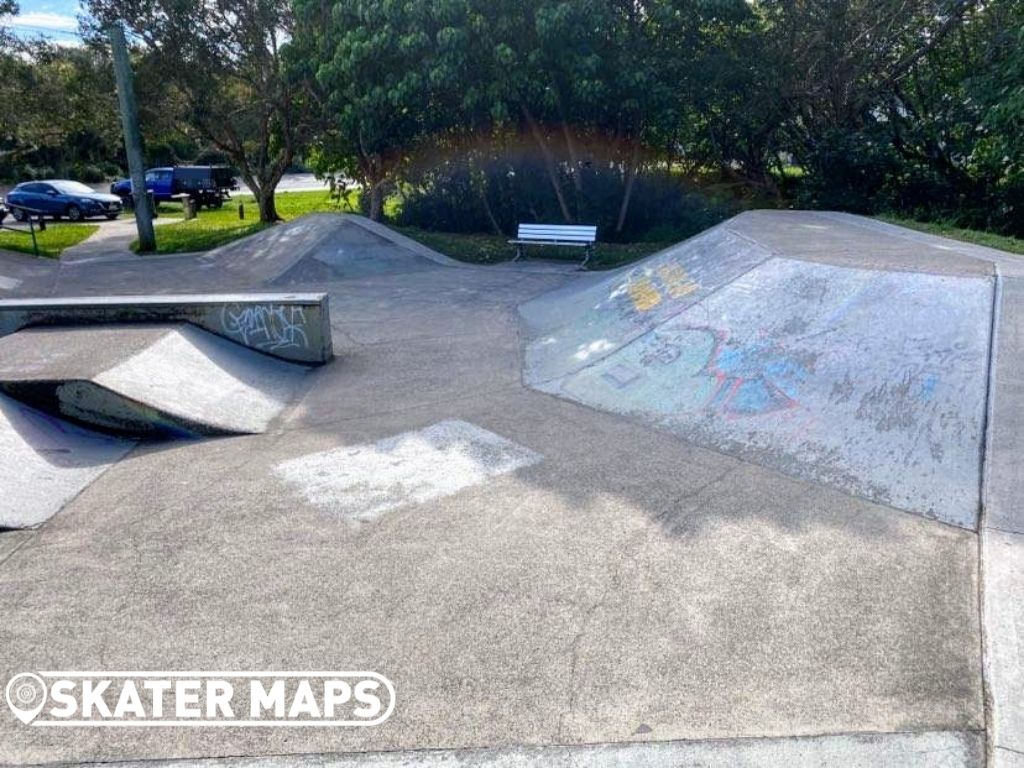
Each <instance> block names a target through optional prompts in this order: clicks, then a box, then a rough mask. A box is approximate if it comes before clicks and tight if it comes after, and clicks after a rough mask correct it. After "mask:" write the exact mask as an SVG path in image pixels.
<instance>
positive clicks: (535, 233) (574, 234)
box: [517, 224, 597, 243]
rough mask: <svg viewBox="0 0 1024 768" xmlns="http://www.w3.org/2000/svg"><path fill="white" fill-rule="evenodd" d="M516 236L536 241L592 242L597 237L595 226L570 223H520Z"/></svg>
mask: <svg viewBox="0 0 1024 768" xmlns="http://www.w3.org/2000/svg"><path fill="white" fill-rule="evenodd" d="M517 237H518V239H520V240H534V241H537V242H551V243H556V242H559V241H561V242H567V243H570V242H571V243H593V242H594V241H595V240H596V239H597V227H596V226H580V225H572V224H565V225H560V224H520V225H519V230H518V233H517Z"/></svg>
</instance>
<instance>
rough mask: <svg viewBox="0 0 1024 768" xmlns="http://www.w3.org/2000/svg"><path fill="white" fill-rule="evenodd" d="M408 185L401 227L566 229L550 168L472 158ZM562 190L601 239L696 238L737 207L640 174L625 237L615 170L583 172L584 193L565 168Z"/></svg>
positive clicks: (521, 159) (660, 176) (411, 178)
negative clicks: (619, 226) (541, 225)
mask: <svg viewBox="0 0 1024 768" xmlns="http://www.w3.org/2000/svg"><path fill="white" fill-rule="evenodd" d="M406 182H407V183H406V184H404V185H402V194H401V198H402V201H401V205H400V208H399V212H398V215H397V217H396V218H397V221H396V223H398V224H399V225H401V226H410V227H418V228H420V229H427V230H435V231H443V232H463V233H472V232H480V233H484V232H487V233H492V234H493V233H495V231H496V230H497V231H499V232H500V233H501V234H505V235H512V234H514V232H515V228H516V225H517V224H518V223H519V222H546V223H564V221H565V217H564V216H563V214H562V211H561V207H560V205H559V203H558V199H557V197H556V195H555V193H554V191H553V189H552V186H551V181H550V179H549V177H548V175H547V172H546V170H545V169H544V167H543V165H542V164H541V163H540V162H539V161H537V160H535V159H534V158H532V157H528V156H512V157H506V158H500V159H492V160H490V161H488V162H486V164H484V163H481V161H480V159H479V158H475V157H473V156H472V155H464V156H462V157H459V158H453V159H449V160H446V161H443V162H442V163H441V164H439V165H437V166H435V167H433V168H430V169H428V170H426V171H422V172H419V173H415V174H409V175H408V178H407V180H406ZM561 182H562V189H563V194H564V196H565V198H566V201H567V203H568V205H569V207H570V212H571V213H572V215H573V218H574V220H575V221H578V222H580V223H586V224H596V225H597V226H598V237H599V238H600V239H601V240H604V241H609V240H618V241H634V242H635V241H643V240H648V241H652V242H669V241H674V240H681V239H684V238H686V237H689V236H690V235H693V234H695V233H697V232H699V231H701V230H703V229H706V228H707V227H709V226H712V225H714V224H716V223H718V222H719V221H722V220H723V219H725V218H727V217H728V216H730V215H731V214H732V213H733V212H734V208H733V207H732V206H730V205H727V204H725V203H722V202H717V201H713V200H711V199H710V198H708V197H707V196H705V195H703V194H701V193H699V192H698V191H695V190H693V189H691V188H688V187H687V186H686V185H685V184H684V183H683V182H682V181H681V180H679V179H678V178H676V177H672V176H669V175H668V174H665V173H644V174H641V175H640V176H639V177H638V178H637V180H636V182H635V184H634V188H633V194H632V198H631V202H630V205H629V208H628V212H627V216H626V219H625V225H624V227H623V230H622V232H620V233H616V232H615V227H616V223H617V219H618V215H619V207H620V205H621V202H622V196H623V176H622V172H621V170H620V169H619V168H617V167H615V166H613V165H611V164H609V165H606V166H602V167H593V166H592V167H589V168H583V169H582V171H581V178H580V188H581V189H580V191H578V190H577V188H576V185H575V184H574V183H573V180H572V178H571V177H570V176H569V175H568V173H566V172H565V169H562V178H561Z"/></svg>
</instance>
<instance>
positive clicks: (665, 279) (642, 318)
mask: <svg viewBox="0 0 1024 768" xmlns="http://www.w3.org/2000/svg"><path fill="white" fill-rule="evenodd" d="M769 257H770V253H769V252H768V251H766V250H765V249H764V248H761V247H760V246H758V245H756V244H754V243H752V242H750V241H748V240H746V239H744V238H741V237H739V236H737V235H735V234H733V233H731V232H729V231H728V230H726V229H724V228H720V227H716V228H713V229H711V230H709V231H708V232H706V233H703V234H701V235H700V236H698V237H695V238H693V239H692V240H688V241H686V242H685V243H681V244H680V245H678V246H676V247H674V248H671V249H669V250H666V251H664V252H662V253H660V254H657V255H655V256H652V257H650V258H648V259H646V260H644V261H643V262H642V263H640V264H638V265H637V266H635V267H632V268H630V269H628V270H621V271H619V272H616V273H613V274H611V275H609V276H608V277H606V278H604V279H602V280H600V281H598V282H596V283H593V284H590V285H588V286H587V287H586V288H584V289H582V290H581V289H578V288H576V289H572V288H567V289H562V290H560V291H555V292H552V294H550V295H548V296H543V297H540V298H539V299H537V300H535V301H532V302H528V303H527V304H525V305H523V307H521V308H520V311H521V312H522V314H523V317H524V319H525V320H526V322H527V324H528V325H529V326H530V328H531V330H532V331H533V334H534V338H533V340H532V341H531V342H530V344H529V345H528V346H527V349H526V370H525V378H526V379H527V381H528V382H530V383H532V384H536V385H541V384H543V383H544V382H547V381H552V380H554V379H557V378H558V377H560V376H564V375H566V374H569V373H572V372H574V371H579V370H581V369H582V368H584V367H586V366H588V365H592V364H593V363H594V362H596V361H597V360H600V359H602V358H604V357H606V356H608V355H610V354H613V353H614V352H615V351H616V350H618V349H619V348H620V347H622V346H623V345H624V344H628V343H629V342H631V341H633V340H635V339H637V338H639V337H640V336H642V335H643V334H645V333H648V332H649V331H651V330H653V329H655V328H657V327H658V326H659V325H660V324H661V323H663V322H664V321H665V320H666V319H668V318H669V317H672V316H673V315H675V314H677V313H679V312H682V311H684V310H685V309H686V308H687V307H689V306H692V305H693V304H695V303H697V302H699V301H700V300H701V299H702V298H704V297H706V296H708V295H710V294H711V293H713V292H714V291H715V290H717V289H719V288H720V287H721V286H723V285H725V284H728V283H729V282H730V281H731V280H734V279H736V278H737V277H739V276H740V275H742V274H744V273H745V272H747V271H748V270H750V269H752V268H753V267H755V266H757V265H758V264H761V263H763V262H764V261H765V260H767V259H768V258H769Z"/></svg>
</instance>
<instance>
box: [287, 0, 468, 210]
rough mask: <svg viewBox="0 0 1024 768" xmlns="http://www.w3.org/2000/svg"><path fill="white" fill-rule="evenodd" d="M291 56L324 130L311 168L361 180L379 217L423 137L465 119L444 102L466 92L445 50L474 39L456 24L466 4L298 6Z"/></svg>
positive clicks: (426, 0) (299, 0)
mask: <svg viewBox="0 0 1024 768" xmlns="http://www.w3.org/2000/svg"><path fill="white" fill-rule="evenodd" d="M295 7H296V16H297V25H296V30H295V38H294V47H293V49H292V50H291V51H290V54H289V60H290V62H291V72H292V73H293V77H294V79H296V80H300V81H304V82H315V84H316V89H317V94H318V100H317V104H318V107H319V110H318V115H319V118H320V130H319V132H318V134H317V137H316V139H315V141H314V146H313V152H312V153H311V160H312V162H313V165H314V167H316V168H317V170H318V171H320V172H323V173H327V172H336V171H340V172H341V173H343V174H345V175H350V176H352V177H355V178H356V179H358V180H359V181H360V182H361V183H362V185H363V187H364V189H365V190H366V192H367V194H368V197H369V214H370V218H372V219H374V220H379V219H380V217H381V214H382V212H383V198H384V189H385V186H386V185H387V184H388V182H389V181H391V180H392V179H393V178H394V175H395V173H396V171H397V169H398V168H399V167H400V166H401V165H402V163H403V162H404V161H405V160H406V159H407V157H408V154H409V152H410V150H411V148H412V147H413V146H414V145H415V144H416V143H417V142H418V141H419V140H421V139H423V138H424V137H427V136H429V135H431V134H432V133H434V132H438V131H441V130H443V128H444V127H445V126H446V125H450V124H452V121H453V120H454V119H457V118H458V117H460V116H459V115H457V114H452V113H449V114H447V115H444V116H443V117H442V111H443V110H442V103H443V101H444V99H443V97H442V94H443V93H444V92H446V91H449V89H451V88H453V87H458V82H459V74H458V73H456V72H453V71H451V70H449V69H447V68H446V61H445V56H444V55H443V52H442V53H441V55H439V52H438V49H439V47H440V48H445V47H446V48H447V50H448V52H452V53H456V52H457V51H458V50H459V49H460V47H461V45H463V44H464V43H465V42H466V40H465V38H464V37H461V39H460V38H459V33H458V32H456V31H455V29H456V28H455V27H453V26H452V25H451V24H452V22H455V21H457V20H458V19H459V18H460V17H462V18H463V19H464V12H465V4H464V3H463V2H461V1H460V0H440V2H434V1H433V0H409V1H408V2H405V3H389V2H380V1H379V0H339V1H338V2H335V3H334V4H333V5H331V4H327V3H323V2H321V0H295Z"/></svg>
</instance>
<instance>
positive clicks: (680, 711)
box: [0, 212, 1024, 766]
mask: <svg viewBox="0 0 1024 768" xmlns="http://www.w3.org/2000/svg"><path fill="white" fill-rule="evenodd" d="M1022 278H1024V270H1022V269H1021V262H1020V261H1019V260H1017V259H1015V258H1014V257H1013V256H1010V255H1008V254H1002V253H1000V252H997V251H990V250H987V249H983V248H979V247H975V246H968V245H964V244H962V243H955V242H952V241H946V240H941V239H938V238H929V237H927V236H923V235H918V234H917V233H908V232H906V231H905V230H900V229H898V228H894V227H888V226H886V225H880V224H877V223H875V222H871V221H867V220H863V219H859V218H856V217H848V216H842V215H838V214H820V213H802V212H754V213H749V214H744V215H742V216H740V217H737V218H736V219H733V220H731V221H729V222H726V224H725V225H723V226H721V227H720V228H718V229H716V230H713V231H711V232H709V233H706V234H705V235H703V236H701V237H698V238H696V239H695V240H691V241H688V242H687V243H683V244H680V245H679V246H676V247H675V248H673V249H670V250H669V251H667V252H665V253H662V254H659V255H656V256H654V257H651V258H650V259H648V260H645V261H643V262H640V263H639V264H638V265H636V266H635V267H633V268H630V269H626V270H621V271H617V272H613V273H601V274H580V273H573V272H570V271H569V270H568V269H566V270H561V269H558V268H551V267H545V266H543V265H538V264H531V263H527V264H526V265H522V266H517V265H502V266H496V267H487V268H484V267H467V266H462V265H458V264H455V263H453V262H450V261H449V260H446V259H444V258H443V257H440V256H438V255H437V254H433V253H431V252H429V251H427V250H426V249H424V248H423V247H422V246H418V245H416V244H414V243H411V242H409V241H407V240H405V239H404V238H401V237H400V236H397V235H393V234H392V233H389V232H388V231H387V230H386V229H384V228H381V227H379V225H374V224H372V223H369V222H365V221H363V220H361V219H358V218H357V217H341V216H315V217H309V218H307V219H302V220H299V221H297V222H294V223H292V224H289V225H284V226H281V227H278V228H275V229H274V230H271V231H269V232H267V233H261V235H257V236H256V237H255V238H254V239H252V240H250V241H248V242H245V241H243V242H240V243H236V244H233V245H232V246H229V247H228V248H225V249H222V250H220V251H215V252H212V253H210V254H207V255H204V256H198V257H169V258H156V259H153V260H142V259H136V260H131V261H128V260H126V261H125V262H123V263H120V264H119V263H117V262H111V261H102V262H93V263H85V264H74V263H70V264H53V265H52V266H50V265H40V264H38V263H36V262H34V261H32V260H29V259H22V258H20V257H15V256H9V255H4V256H3V257H0V294H2V295H4V296H6V297H11V298H14V297H34V298H38V297H46V296H49V297H57V296H89V295H137V294H142V293H157V294H160V293H166V294H172V293H173V294H183V293H184V294H188V293H197V294H198V293H210V292H214V291H236V292H252V291H257V292H258V291H271V290H273V291H325V292H327V293H328V295H329V298H330V323H331V332H332V336H333V347H334V354H335V360H334V361H333V362H331V363H330V364H328V365H325V366H322V367H319V368H314V369H312V370H310V371H308V372H306V373H304V374H302V378H301V385H298V386H295V387H293V388H289V389H288V390H287V391H286V392H285V393H284V394H282V395H281V398H280V400H279V402H283V403H284V404H283V406H282V409H281V410H280V411H279V412H277V414H276V416H273V417H272V418H271V419H270V420H268V421H267V424H266V427H265V431H263V432H262V433H259V434H250V435H242V436H236V437H230V438H219V439H208V440H183V441H159V442H152V441H140V442H137V443H129V442H126V441H124V440H123V439H121V438H120V437H118V436H116V435H111V434H109V433H106V434H104V433H100V432H94V431H91V430H88V429H86V428H85V427H82V426H76V425H74V424H70V423H69V422H66V421H64V420H63V419H60V418H57V417H55V416H53V415H52V414H50V413H47V412H44V411H40V410H38V409H35V407H34V406H33V405H31V404H26V403H24V402H20V401H17V400H14V399H12V398H10V397H9V396H0V415H2V418H3V420H2V421H0V427H2V430H0V440H2V441H4V442H3V447H4V456H5V457H6V456H7V455H8V451H9V450H10V451H14V452H15V453H14V455H15V457H16V458H15V459H14V461H15V462H17V463H18V466H17V467H14V466H10V464H11V462H8V461H6V459H5V463H4V464H3V466H2V468H0V483H2V490H3V493H4V495H5V496H7V497H10V498H17V494H18V493H19V492H20V493H22V497H21V498H22V499H24V501H23V502H19V503H21V504H27V505H29V506H31V504H32V499H33V494H34V493H43V491H40V490H39V488H40V486H42V485H45V484H46V482H49V483H51V484H52V487H51V486H47V488H48V490H45V497H46V500H47V502H48V503H49V504H50V505H51V506H53V507H54V509H53V511H54V512H56V514H53V516H52V517H49V519H47V520H45V522H41V521H40V520H38V519H35V520H32V519H31V518H32V515H30V514H27V513H26V514H25V516H24V517H25V519H23V520H22V521H21V522H20V523H19V524H18V525H19V527H20V526H27V525H35V524H38V526H37V527H35V528H22V529H21V530H13V531H6V532H3V533H0V616H2V617H3V620H2V621H0V677H2V679H3V680H4V681H6V680H8V679H9V678H11V677H12V676H13V675H14V674H16V673H18V672H22V671H32V670H52V669H110V670H132V669H141V670H146V669H149V670H153V669H167V670H224V669H250V670H261V669H265V670H278V669H295V670H302V669H310V670H312V669H368V670H375V671H377V672H380V673H381V674H384V675H386V676H387V677H388V678H389V679H390V680H391V681H392V682H393V683H394V685H395V689H396V701H397V704H396V707H395V710H394V714H393V715H392V716H391V717H390V719H388V720H387V722H385V723H384V724H383V725H380V726H376V727H373V728H359V729H345V728H301V729H289V728H269V729H260V728H250V729H242V728H211V729H201V728H188V729H184V728H182V729H174V728H166V729H164V728H160V729H155V728H109V729H105V728H85V727H66V728H33V727H28V726H23V725H22V724H21V723H19V722H18V721H16V720H15V719H14V718H13V716H11V715H9V713H8V712H7V711H6V710H5V711H4V712H3V713H2V714H0V717H3V718H5V719H4V723H3V728H0V763H10V764H15V765H27V764H39V763H58V762H100V761H103V762H109V761H143V760H145V761H153V760H156V761H162V760H178V759H182V760H191V759H198V758H205V759H209V760H211V761H213V762H211V765H212V764H219V763H220V762H227V763H232V764H244V765H251V764H254V761H255V759H256V758H260V759H259V761H258V762H259V764H260V765H278V764H280V765H286V764H287V765H293V764H298V763H299V762H304V761H307V760H310V759H314V760H315V762H316V763H319V764H323V765H337V766H350V765H351V766H357V765H367V766H394V765H430V766H440V765H445V766H449V765H451V766H464V765H465V766H469V765H474V766H477V765H481V766H482V765H487V766H499V765H500V766H527V765H528V766H534V765H538V766H539V765H567V766H568V765H572V766H577V765H578V766H584V765H588V766H589V765H596V766H602V765H650V766H662V765H666V766H667V765H716V766H717V765H723V766H725V765H729V766H733V765H780V766H781V765H787V766H788V765H795V766H811V765H813V766H826V765H828V766H846V765H858V766H862V765H908V766H961V765H962V766H981V765H984V764H985V761H986V760H987V761H988V764H989V765H1014V764H1015V763H1014V762H1013V761H1014V760H1018V762H1019V758H1020V754H1021V753H1024V707H1022V697H1021V692H1022V690H1024V686H1022V683H1021V675H1020V671H1021V660H1020V655H1019V654H1020V652H1019V648H1020V647H1021V644H1020V642H1019V634H1020V628H1021V627H1022V626H1024V609H1022V607H1021V603H1022V601H1021V600H1020V599H1019V595H1020V594H1022V590H1024V556H1022V554H1021V553H1022V551H1024V548H1022V547H1024V545H1022V544H1021V540H1022V536H1024V516H1022V514H1021V512H1020V510H1021V509H1022V507H1021V504H1020V492H1021V491H1020V487H1019V486H1020V484H1019V482H1018V481H1017V480H1016V478H1017V474H1016V468H1017V467H1018V466H1019V459H1020V457H1021V446H1022V443H1021V438H1020V435H1021V431H1020V429H1019V427H1020V425H1021V419H1022V417H1021V412H1022V411H1021V402H1020V398H1021V397H1024V389H1022V386H1021V381H1020V366H1019V364H1018V363H1017V362H1016V361H1019V359H1020V358H1019V354H1020V353H1021V352H1022V351H1024V350H1022V349H1021V347H1022V345H1024V341H1022V340H1024V311H1022V307H1024V289H1022V287H1021V285H1022V284H1021V283H1020V282H1019V281H1020V280H1021V279H1022ZM520 307H521V313H520ZM93 330H97V329H93ZM136 330H137V329H136ZM87 331H88V329H86V331H85V332H87ZM129 331H130V332H132V333H135V330H131V329H123V328H122V329H121V332H124V333H127V332H129ZM993 331H994V332H993ZM47 332H50V331H49V329H47V330H46V331H42V330H32V331H31V334H29V335H26V336H21V335H22V334H25V333H26V331H24V330H23V331H19V332H18V334H16V335H15V338H17V337H21V338H22V339H23V340H24V339H28V338H31V336H32V335H36V336H38V335H44V334H45V333H47ZM61 332H66V329H62V331H61ZM78 332H82V331H81V330H79V331H78ZM160 333H161V334H164V335H166V334H170V333H171V332H170V331H167V330H164V331H161V332H160ZM186 333H192V331H187V332H186ZM164 335H162V336H161V338H164ZM172 337H173V334H172ZM10 338H11V337H8V339H10ZM22 343H24V344H25V350H22V351H21V352H19V355H18V356H12V357H9V358H8V357H5V362H4V366H5V367H11V368H15V369H17V371H14V370H12V371H11V373H12V375H13V374H14V373H17V372H18V371H22V372H23V371H24V370H25V369H26V368H27V366H28V360H29V358H30V357H31V356H30V355H29V352H28V351H27V350H28V349H33V348H35V349H38V347H35V346H34V345H32V344H28V343H26V342H22ZM118 344H123V345H124V349H125V351H127V350H128V349H129V341H123V342H118ZM145 348H146V349H151V348H152V347H151V346H150V345H149V342H148V341H147V343H146V345H145ZM176 348H177V347H176ZM47 357H48V359H50V358H52V357H54V355H49V356H47ZM99 357H100V356H99V354H98V353H97V354H96V355H95V358H96V359H95V361H94V364H91V365H90V367H91V369H94V370H90V371H87V373H90V374H94V375H101V374H102V372H103V371H109V370H111V367H110V366H106V365H105V363H103V361H102V360H100V359H99ZM15 358H17V359H18V360H20V361H21V362H20V363H19V364H18V365H14V364H13V363H9V362H7V361H8V360H9V359H15ZM119 359H120V358H119ZM160 359H161V361H164V360H167V359H171V356H166V355H161V356H160ZM79 364H81V365H85V364H84V363H79ZM68 365H70V363H68ZM152 367H153V366H145V365H144V366H143V368H145V369H146V370H150V369H152ZM140 370H141V369H140ZM22 375H24V373H22ZM131 378H132V380H133V381H135V377H134V374H133V376H132V377H131ZM250 383H252V382H251V381H250ZM8 445H9V446H11V447H10V448H9V449H8V448H7V446H8ZM18 457H23V458H18ZM29 460H31V461H29ZM22 464H24V465H25V467H26V469H24V470H22V468H21V465H22ZM72 472H74V473H77V474H74V475H73V476H71V474H70V473H72ZM37 477H47V478H50V480H48V481H42V480H38V481H37V480H35V479H34V478H37ZM53 489H56V490H53ZM57 491H60V492H59V493H58V492H57ZM58 510H59V511H58ZM245 756H248V757H250V758H253V759H252V760H246V758H245ZM310 756H316V757H315V758H311V757H310Z"/></svg>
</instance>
